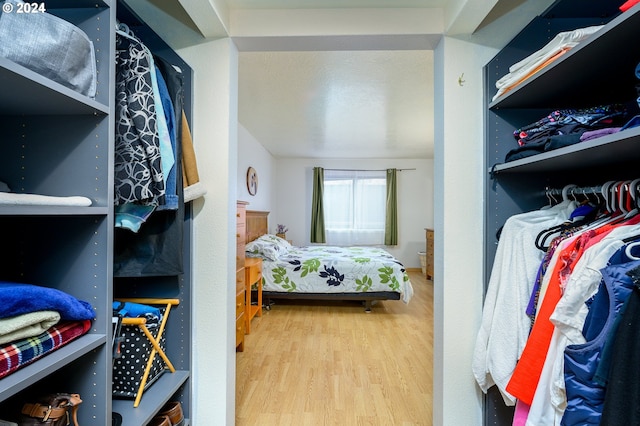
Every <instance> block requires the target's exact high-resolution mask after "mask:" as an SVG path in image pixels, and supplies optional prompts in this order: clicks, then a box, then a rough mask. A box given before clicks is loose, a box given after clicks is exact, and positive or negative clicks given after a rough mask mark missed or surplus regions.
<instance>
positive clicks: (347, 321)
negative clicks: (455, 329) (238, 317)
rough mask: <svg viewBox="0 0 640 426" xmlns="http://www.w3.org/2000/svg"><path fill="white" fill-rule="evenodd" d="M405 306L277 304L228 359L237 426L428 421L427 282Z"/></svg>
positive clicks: (415, 277) (417, 279) (393, 425)
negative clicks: (232, 361)
mask: <svg viewBox="0 0 640 426" xmlns="http://www.w3.org/2000/svg"><path fill="white" fill-rule="evenodd" d="M409 275H410V277H411V282H412V284H413V288H414V291H415V295H414V297H413V299H412V300H411V301H410V303H409V304H408V305H405V304H404V303H402V302H401V301H383V302H378V303H377V304H376V305H374V307H373V312H372V313H370V314H367V313H365V312H364V308H363V306H362V305H361V304H359V303H358V302H326V301H324V302H320V301H318V302H310V301H284V300H283V301H278V303H277V304H275V305H273V306H272V308H271V310H270V311H264V314H263V316H262V317H261V318H260V317H255V318H254V319H253V321H252V325H251V334H249V335H247V336H245V349H244V352H242V353H240V352H238V353H237V357H236V366H237V370H236V371H237V373H236V425H238V426H256V425H274V426H286V425H292V426H293V425H295V426H300V425H314V426H315V425H340V426H350V425H375V426H379V425H384V426H386V425H389V426H400V425H404V426H409V425H424V426H429V425H431V418H432V406H431V404H432V358H433V356H432V355H433V285H432V283H431V281H427V280H426V279H425V277H424V276H423V275H422V274H421V273H420V272H419V271H418V272H410V274H409Z"/></svg>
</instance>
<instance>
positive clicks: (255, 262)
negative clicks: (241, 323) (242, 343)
mask: <svg viewBox="0 0 640 426" xmlns="http://www.w3.org/2000/svg"><path fill="white" fill-rule="evenodd" d="M244 272H245V280H244V282H245V285H246V288H245V291H244V293H245V297H246V303H245V314H244V315H245V332H246V333H247V334H249V333H251V319H252V318H253V317H254V316H256V315H258V316H259V317H261V316H262V259H259V258H255V257H247V258H246V259H245V260H244ZM253 284H256V287H257V289H258V304H257V305H253V304H251V287H252V286H253Z"/></svg>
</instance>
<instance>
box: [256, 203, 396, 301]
mask: <svg viewBox="0 0 640 426" xmlns="http://www.w3.org/2000/svg"><path fill="white" fill-rule="evenodd" d="M268 216H269V212H266V211H258V210H247V217H246V224H247V239H246V241H247V243H249V242H251V241H253V240H255V239H256V238H258V237H260V236H262V235H264V234H268V233H269V221H268ZM262 299H263V300H266V302H265V303H266V304H267V306H269V305H270V301H271V299H296V300H357V301H362V303H363V304H364V310H365V312H367V313H369V312H371V306H372V305H373V304H374V303H375V301H378V300H400V293H396V292H393V291H378V292H370V293H289V292H279V291H264V290H263V291H262Z"/></svg>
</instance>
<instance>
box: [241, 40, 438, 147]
mask: <svg viewBox="0 0 640 426" xmlns="http://www.w3.org/2000/svg"><path fill="white" fill-rule="evenodd" d="M239 83H240V84H239V121H240V123H241V124H242V125H243V126H245V128H246V129H247V130H248V131H249V132H250V133H251V134H252V135H253V136H254V137H255V138H256V139H258V140H259V141H260V142H261V143H262V144H263V145H264V146H265V147H266V148H267V149H268V150H269V151H270V152H271V154H272V155H274V156H275V157H323V158H356V157H357V158H363V157H367V158H427V157H431V156H432V155H433V148H432V145H433V143H432V142H433V136H432V135H433V106H432V105H433V52H432V51H426V50H425V51H357V52H353V51H335V52H243V53H241V54H240V59H239Z"/></svg>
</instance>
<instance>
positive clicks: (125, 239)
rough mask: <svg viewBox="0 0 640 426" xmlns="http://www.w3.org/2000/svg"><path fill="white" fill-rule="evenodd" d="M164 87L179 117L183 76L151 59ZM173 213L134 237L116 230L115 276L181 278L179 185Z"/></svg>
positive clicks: (158, 215)
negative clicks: (176, 202) (159, 73)
mask: <svg viewBox="0 0 640 426" xmlns="http://www.w3.org/2000/svg"><path fill="white" fill-rule="evenodd" d="M154 62H155V64H156V66H157V67H158V69H159V70H160V72H161V74H162V77H163V80H164V81H165V83H166V86H167V92H168V96H169V98H170V99H171V103H172V105H173V115H174V116H175V117H181V116H182V108H183V104H184V99H183V97H184V95H183V91H184V87H183V86H184V76H183V74H182V71H181V70H179V69H178V68H176V67H174V66H173V65H172V64H171V63H170V62H169V61H167V60H165V59H163V58H161V57H159V56H155V57H154ZM175 124H176V125H175V129H176V142H177V141H178V140H179V139H180V138H181V137H182V135H181V126H180V121H178V120H176V122H175ZM180 147H181V144H179V143H176V144H175V150H176V154H175V158H176V161H175V165H174V167H173V169H174V170H175V176H182V167H181V164H182V159H181V155H182V153H181V149H180ZM175 192H176V196H177V200H178V205H177V208H176V209H170V210H156V211H154V212H153V214H151V215H150V216H149V218H148V219H147V220H146V222H145V224H144V226H142V227H141V228H140V230H139V231H138V232H137V233H132V232H129V231H127V230H124V229H119V228H118V229H116V233H115V236H114V272H113V273H114V276H115V277H143V276H173V275H179V274H182V273H183V271H184V265H183V241H184V218H185V209H184V202H182V200H183V189H182V185H176V189H175Z"/></svg>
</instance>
